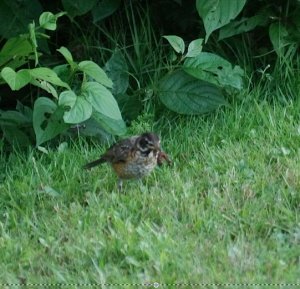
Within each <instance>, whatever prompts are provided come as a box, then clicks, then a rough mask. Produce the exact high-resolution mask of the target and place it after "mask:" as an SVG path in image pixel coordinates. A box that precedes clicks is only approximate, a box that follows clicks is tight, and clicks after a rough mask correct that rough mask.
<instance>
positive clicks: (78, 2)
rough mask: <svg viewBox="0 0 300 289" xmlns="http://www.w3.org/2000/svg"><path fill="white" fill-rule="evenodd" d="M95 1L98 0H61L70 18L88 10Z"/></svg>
mask: <svg viewBox="0 0 300 289" xmlns="http://www.w3.org/2000/svg"><path fill="white" fill-rule="evenodd" d="M97 2H98V0H84V1H82V0H62V4H63V7H64V10H66V11H67V12H68V15H69V16H70V17H71V18H73V17H75V16H80V15H83V14H85V13H87V12H89V11H90V10H92V8H93V7H94V6H95V5H96V4H97Z"/></svg>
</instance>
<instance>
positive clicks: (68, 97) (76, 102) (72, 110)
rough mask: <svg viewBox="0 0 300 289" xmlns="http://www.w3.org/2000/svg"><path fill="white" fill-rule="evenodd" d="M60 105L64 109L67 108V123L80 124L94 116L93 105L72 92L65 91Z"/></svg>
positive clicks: (65, 119) (65, 116)
mask: <svg viewBox="0 0 300 289" xmlns="http://www.w3.org/2000/svg"><path fill="white" fill-rule="evenodd" d="M58 104H59V106H62V107H63V108H64V109H66V108H67V110H66V111H65V113H64V121H65V122H66V123H73V124H74V123H75V124H76V123H80V122H83V121H85V120H87V119H89V118H90V117H91V115H92V110H93V109H92V105H91V104H90V103H89V102H87V101H86V100H85V99H84V98H83V97H82V96H77V95H76V94H75V93H74V92H73V91H71V90H67V91H63V92H62V93H61V94H60V95H59V101H58Z"/></svg>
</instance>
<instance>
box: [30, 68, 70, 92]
mask: <svg viewBox="0 0 300 289" xmlns="http://www.w3.org/2000/svg"><path fill="white" fill-rule="evenodd" d="M28 71H29V73H30V75H31V76H32V77H33V78H35V79H36V80H44V81H47V82H50V83H51V84H54V85H57V86H62V87H65V88H67V89H71V88H70V86H69V85H68V84H67V83H66V82H63V81H62V80H61V79H60V78H59V77H58V76H57V74H56V73H55V72H54V71H53V70H51V69H50V68H47V67H38V68H33V69H30V70H28Z"/></svg>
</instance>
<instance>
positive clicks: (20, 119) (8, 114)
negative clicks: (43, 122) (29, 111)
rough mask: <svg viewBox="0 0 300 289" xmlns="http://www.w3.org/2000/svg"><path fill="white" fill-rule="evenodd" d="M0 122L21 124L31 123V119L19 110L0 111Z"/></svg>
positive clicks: (11, 124)
mask: <svg viewBox="0 0 300 289" xmlns="http://www.w3.org/2000/svg"><path fill="white" fill-rule="evenodd" d="M0 124H1V125H5V126H22V125H28V124H31V119H30V118H28V116H26V115H24V114H23V113H21V112H19V111H15V110H7V111H0Z"/></svg>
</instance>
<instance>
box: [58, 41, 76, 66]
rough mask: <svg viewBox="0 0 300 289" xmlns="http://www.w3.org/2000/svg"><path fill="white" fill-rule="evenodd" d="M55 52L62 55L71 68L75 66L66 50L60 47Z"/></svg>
mask: <svg viewBox="0 0 300 289" xmlns="http://www.w3.org/2000/svg"><path fill="white" fill-rule="evenodd" d="M57 51H58V52H60V53H61V54H62V55H63V57H64V58H65V59H66V60H67V62H68V63H69V64H70V66H71V67H73V66H74V65H75V64H76V63H75V62H74V60H73V56H72V54H71V52H70V51H69V49H68V48H66V47H64V46H62V47H61V48H59V49H57Z"/></svg>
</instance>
